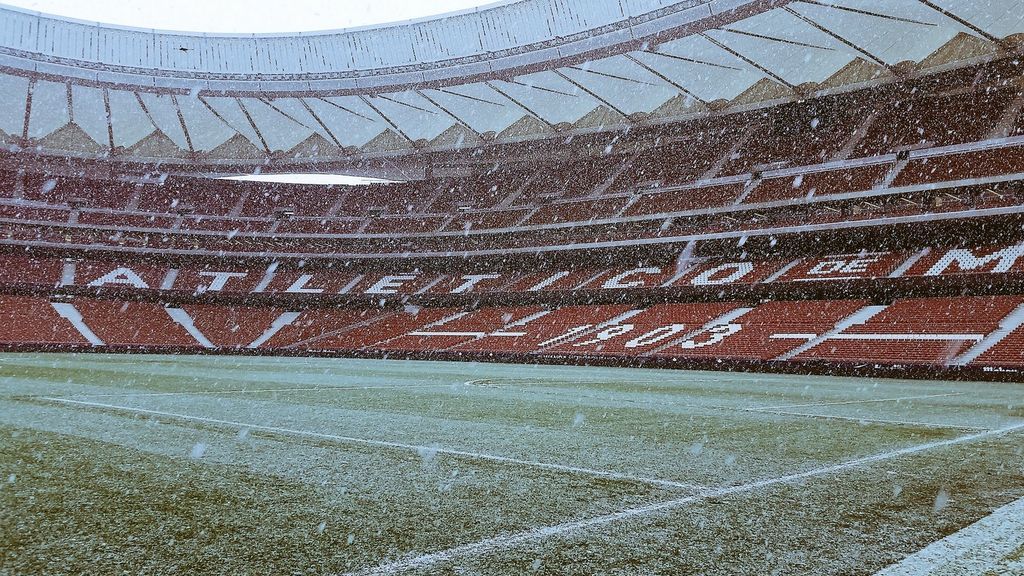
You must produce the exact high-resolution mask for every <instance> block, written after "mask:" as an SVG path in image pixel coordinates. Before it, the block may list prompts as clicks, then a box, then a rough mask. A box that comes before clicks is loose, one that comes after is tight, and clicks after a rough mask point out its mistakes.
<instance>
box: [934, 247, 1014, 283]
mask: <svg viewBox="0 0 1024 576" xmlns="http://www.w3.org/2000/svg"><path fill="white" fill-rule="evenodd" d="M1022 255H1024V244H1018V245H1016V246H1010V247H1008V248H1003V249H1002V250H998V251H996V252H993V253H991V254H989V255H988V256H975V254H974V252H973V251H972V250H964V249H957V250H950V251H949V252H946V254H945V255H944V256H943V257H942V258H940V259H939V261H938V262H936V263H935V265H933V266H932V267H931V268H929V269H928V271H927V272H925V273H924V275H925V276H938V275H939V274H942V273H943V272H945V271H946V269H948V268H949V267H950V266H952V265H953V264H954V263H956V265H957V267H959V269H960V270H963V271H966V270H977V269H978V268H981V267H983V266H986V265H988V264H991V263H992V262H995V261H997V260H998V263H997V264H996V265H995V266H993V267H992V269H991V270H990V271H989V272H991V273H1001V272H1009V271H1010V269H1011V268H1013V265H1014V264H1016V263H1017V259H1018V258H1020V257H1021V256H1022Z"/></svg>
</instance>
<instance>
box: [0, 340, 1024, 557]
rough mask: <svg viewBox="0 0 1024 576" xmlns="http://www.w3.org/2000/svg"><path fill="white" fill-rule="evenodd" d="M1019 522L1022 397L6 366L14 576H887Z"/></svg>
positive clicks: (754, 381)
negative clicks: (1001, 515)
mask: <svg viewBox="0 0 1024 576" xmlns="http://www.w3.org/2000/svg"><path fill="white" fill-rule="evenodd" d="M1022 497H1024V385H1021V384H988V383H953V382H922V381H898V380H867V379H850V378H825V377H799V376H774V375H753V374H725V373H698V372H676V371H657V370H633V369H611V368H573V367H550V366H545V367H535V366H508V365H491V364H469V363H431V362H398V361H363V360H336V359H298V358H241V357H237V358H236V357H171V356H103V355H91V354H90V355H65V354H59V355H58V354H53V355H42V354H7V355H0V574H3V575H5V576H6V575H13V574H19V575H20V574H81V573H90V574H143V573H144V574H284V575H288V574H349V573H351V574H416V575H420V574H453V575H454V574H459V575H473V574H486V575H490V574H495V575H510V576H511V575H521V574H572V575H582V574H621V575H627V574H629V575H632V574H640V575H652V574H665V575H678V574H702V575H719V574H721V575H725V574H750V575H764V574H813V575H827V574H844V575H845V574H873V573H874V572H876V571H878V570H880V569H882V568H884V567H886V566H888V565H889V564H891V563H893V562H896V561H899V560H900V559H902V558H903V557H905V556H907V555H909V554H911V553H913V552H915V551H917V550H920V549H921V548H923V547H924V546H926V545H927V544H929V543H931V542H933V541H935V540H937V539H940V538H942V537H944V536H946V535H948V534H951V533H953V532H956V531H957V530H960V529H961V528H964V527H965V526H967V525H969V524H971V523H973V522H975V521H977V520H979V519H980V518H983V517H984V516H986V515H988V514H989V513H990V512H991V511H992V510H994V509H996V508H998V507H1000V506H1003V505H1005V504H1008V503H1010V502H1012V501H1015V500H1017V499H1020V498H1022ZM1020 552H1021V551H1019V550H1018V552H1017V553H1015V554H1016V555H1017V556H1019V555H1020ZM1017 560H1019V558H1017V557H1016V556H1013V555H1011V557H1008V558H1006V559H1005V562H1004V565H1005V566H1008V567H1009V568H1007V569H1006V570H1008V571H1006V572H1001V571H997V572H993V573H998V574H1003V573H1006V574H1009V573H1010V572H1009V570H1013V568H1012V566H1019V565H1020V564H1019V562H1017Z"/></svg>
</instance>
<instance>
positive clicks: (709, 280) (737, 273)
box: [690, 262, 754, 286]
mask: <svg viewBox="0 0 1024 576" xmlns="http://www.w3.org/2000/svg"><path fill="white" fill-rule="evenodd" d="M727 270H732V272H730V273H728V274H726V275H725V276H721V277H719V275H720V274H721V273H723V272H725V271H727ZM753 270H754V265H753V264H751V263H750V262H732V263H729V264H722V265H720V266H715V267H714V268H711V269H710V270H705V271H704V272H701V273H700V274H698V275H697V276H696V277H695V278H694V279H693V280H691V281H690V284H693V285H694V286H708V285H712V286H713V285H717V284H732V283H733V282H735V281H737V280H739V279H740V278H743V277H744V276H746V275H747V274H750V273H751V272H753Z"/></svg>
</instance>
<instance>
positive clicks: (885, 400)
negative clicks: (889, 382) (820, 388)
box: [753, 392, 964, 410]
mask: <svg viewBox="0 0 1024 576" xmlns="http://www.w3.org/2000/svg"><path fill="white" fill-rule="evenodd" d="M963 395H964V393H963V392H949V393H946V394H928V395H925V396H901V397H899V398H873V399H871V400H844V401H841V402H816V403H811V404H787V405H784V406H766V407H764V408H753V409H754V410H788V409H790V408H812V407H814V406H845V405H847V404H874V403H878V402H902V401H904V400H926V399H929V398H948V397H950V396H963Z"/></svg>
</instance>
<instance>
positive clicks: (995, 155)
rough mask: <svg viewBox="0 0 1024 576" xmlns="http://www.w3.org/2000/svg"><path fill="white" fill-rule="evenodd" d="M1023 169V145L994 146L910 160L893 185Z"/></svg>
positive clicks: (950, 179) (982, 175) (939, 180)
mask: <svg viewBox="0 0 1024 576" xmlns="http://www.w3.org/2000/svg"><path fill="white" fill-rule="evenodd" d="M1021 173H1024V147H1021V146H1017V147H1011V148H995V149H990V150H978V151H974V152H963V153H959V154H956V153H951V154H944V155H941V156H931V157H928V158H920V159H916V160H911V161H910V162H909V163H908V164H907V166H906V167H905V168H904V169H903V170H902V171H901V172H900V174H899V176H897V177H896V181H895V182H894V183H893V185H895V186H911V185H914V184H931V183H934V182H950V181H954V180H967V179H970V178H984V177H986V176H1000V175H1003V174H1021Z"/></svg>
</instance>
